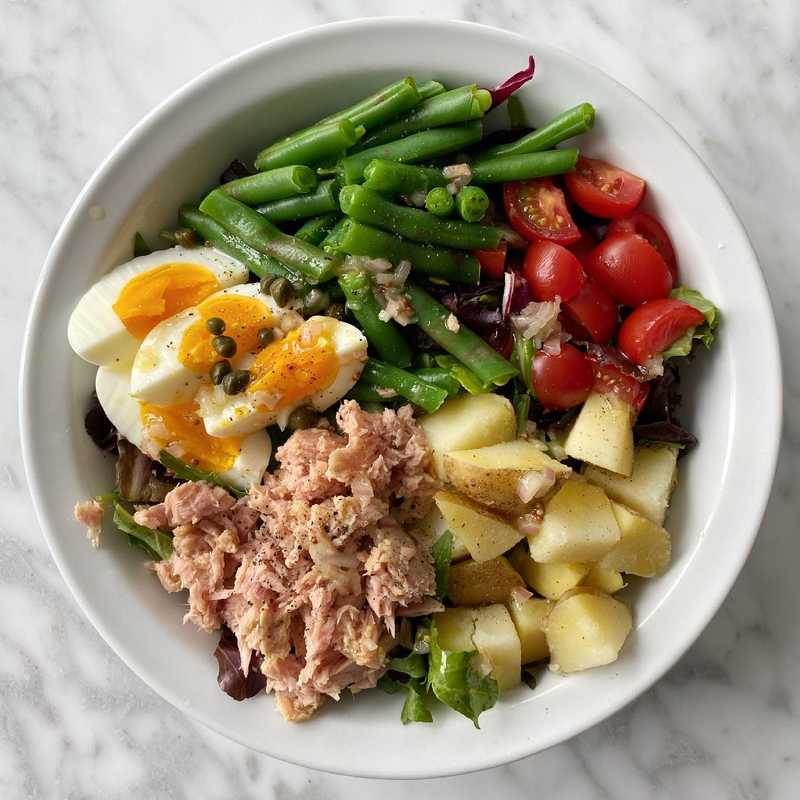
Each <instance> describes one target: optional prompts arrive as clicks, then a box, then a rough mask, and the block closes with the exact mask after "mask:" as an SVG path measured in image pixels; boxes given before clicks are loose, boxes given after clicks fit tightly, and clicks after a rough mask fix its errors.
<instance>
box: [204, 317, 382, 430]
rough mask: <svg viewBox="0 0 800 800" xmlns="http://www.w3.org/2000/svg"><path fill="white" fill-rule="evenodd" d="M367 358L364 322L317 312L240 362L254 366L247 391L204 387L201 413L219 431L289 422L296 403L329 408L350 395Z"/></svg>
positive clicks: (248, 366)
mask: <svg viewBox="0 0 800 800" xmlns="http://www.w3.org/2000/svg"><path fill="white" fill-rule="evenodd" d="M366 360H367V339H366V337H365V336H364V334H363V333H361V331H360V330H358V328H355V327H353V326H352V325H350V324H348V323H347V322H341V321H339V320H337V319H334V318H333V317H311V318H310V319H307V320H306V321H305V322H304V323H303V324H302V325H301V326H300V327H298V328H295V329H294V330H292V331H290V332H289V333H288V334H286V335H285V336H283V337H281V338H280V339H277V340H276V341H274V342H272V343H271V344H269V345H268V346H267V347H265V348H264V349H263V350H261V351H259V352H258V353H256V354H255V355H254V356H250V357H249V358H247V359H243V361H242V363H241V364H240V367H242V368H246V369H248V370H249V371H250V383H249V384H248V386H247V388H246V389H245V390H244V391H243V392H241V393H239V394H236V395H233V396H231V395H227V394H225V392H224V390H223V388H222V387H221V386H204V387H203V388H202V389H200V391H199V392H198V393H197V404H198V407H199V412H198V413H199V415H200V416H201V417H202V418H203V421H204V422H205V426H206V430H207V431H208V433H210V434H211V435H213V436H244V435H246V434H248V433H251V432H252V431H256V430H258V429H259V428H263V427H265V426H267V425H272V424H276V423H277V424H278V425H279V426H280V427H281V428H283V427H285V426H286V422H287V421H288V418H289V415H290V414H291V413H292V411H293V410H294V409H295V408H297V407H299V406H303V405H310V406H311V407H312V408H314V409H316V410H317V411H324V410H325V409H326V408H328V407H329V406H331V405H333V404H334V403H335V402H336V401H337V400H340V399H341V398H342V397H344V395H345V394H347V392H348V391H350V389H351V388H352V387H353V385H354V384H355V382H356V381H357V380H358V379H359V377H360V376H361V371H362V370H363V368H364V362H365V361H366Z"/></svg>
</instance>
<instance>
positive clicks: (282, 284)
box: [269, 278, 292, 308]
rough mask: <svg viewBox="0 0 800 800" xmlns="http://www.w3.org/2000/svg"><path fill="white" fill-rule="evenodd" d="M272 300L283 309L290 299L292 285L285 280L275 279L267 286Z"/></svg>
mask: <svg viewBox="0 0 800 800" xmlns="http://www.w3.org/2000/svg"><path fill="white" fill-rule="evenodd" d="M269 293H270V294H271V295H272V299H273V300H274V301H275V302H276V303H277V304H278V307H279V308H283V307H284V306H285V305H286V304H287V303H288V302H289V300H291V299H292V284H291V283H289V281H287V280H286V278H275V279H274V280H273V281H272V283H271V284H270V285H269Z"/></svg>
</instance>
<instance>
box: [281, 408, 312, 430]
mask: <svg viewBox="0 0 800 800" xmlns="http://www.w3.org/2000/svg"><path fill="white" fill-rule="evenodd" d="M318 422H319V414H317V412H316V411H314V409H313V408H309V407H308V406H300V408H296V409H295V410H294V411H292V413H291V414H289V420H288V422H287V425H288V427H289V430H292V431H302V430H305V429H306V428H313V427H314V426H315V425H316V424H317V423H318Z"/></svg>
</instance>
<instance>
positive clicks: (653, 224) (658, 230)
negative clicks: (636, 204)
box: [608, 211, 678, 283]
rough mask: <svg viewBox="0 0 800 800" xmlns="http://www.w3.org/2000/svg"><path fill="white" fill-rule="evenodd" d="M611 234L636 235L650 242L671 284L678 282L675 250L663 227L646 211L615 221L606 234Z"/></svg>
mask: <svg viewBox="0 0 800 800" xmlns="http://www.w3.org/2000/svg"><path fill="white" fill-rule="evenodd" d="M612 233H638V234H639V236H644V238H645V239H647V241H648V242H650V244H651V245H653V247H655V249H656V250H658V252H659V255H660V256H661V258H663V259H664V261H665V262H666V264H667V267H668V268H669V271H670V274H671V275H672V282H673V283H677V280H678V260H677V259H676V258H675V248H673V246H672V242H671V241H670V238H669V234H668V233H667V232H666V231H665V230H664V227H663V225H662V224H661V223H660V222H659V221H658V220H657V219H656V218H655V217H654V216H653V215H652V214H648V213H647V212H646V211H634V212H633V214H628V215H627V216H625V217H620V218H619V219H615V220H614V221H613V222H612V223H611V224H610V225H609V226H608V234H609V235H611V234H612Z"/></svg>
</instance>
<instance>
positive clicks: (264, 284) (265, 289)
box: [259, 275, 275, 294]
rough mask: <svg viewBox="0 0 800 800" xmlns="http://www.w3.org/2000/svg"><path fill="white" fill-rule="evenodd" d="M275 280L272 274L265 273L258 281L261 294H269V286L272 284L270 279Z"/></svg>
mask: <svg viewBox="0 0 800 800" xmlns="http://www.w3.org/2000/svg"><path fill="white" fill-rule="evenodd" d="M274 280H275V276H274V275H265V276H264V277H263V278H262V279H261V281H260V284H259V286H260V288H261V294H269V287H270V286H272V281H274Z"/></svg>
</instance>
